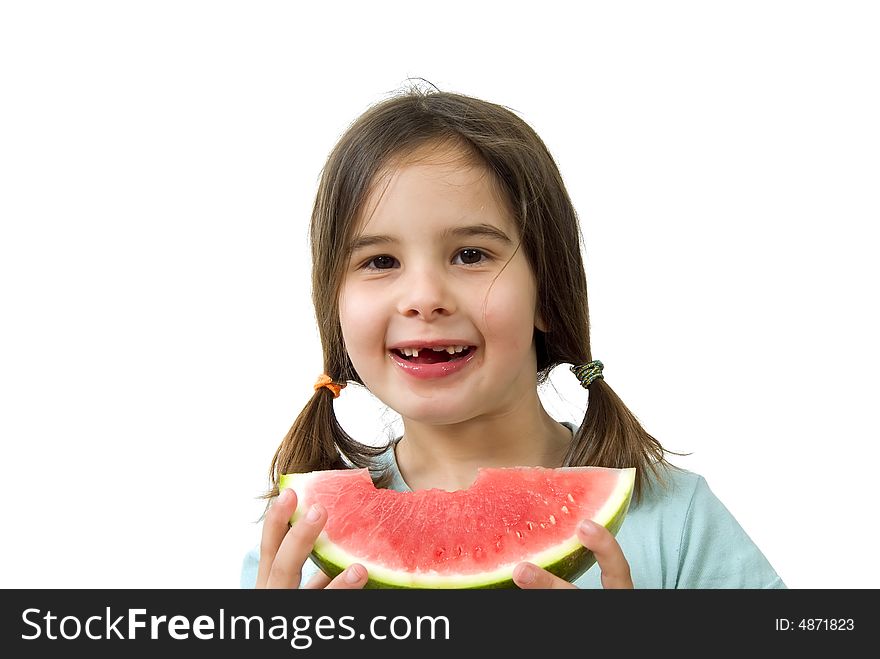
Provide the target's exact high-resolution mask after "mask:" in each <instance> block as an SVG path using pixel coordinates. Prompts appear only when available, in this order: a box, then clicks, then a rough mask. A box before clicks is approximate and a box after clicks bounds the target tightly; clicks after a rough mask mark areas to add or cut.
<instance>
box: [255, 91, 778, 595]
mask: <svg viewBox="0 0 880 659" xmlns="http://www.w3.org/2000/svg"><path fill="white" fill-rule="evenodd" d="M580 235H581V234H580V228H579V226H578V220H577V215H576V213H575V210H574V208H573V207H572V204H571V201H570V199H569V197H568V194H567V191H566V189H565V186H564V185H563V182H562V178H561V176H560V174H559V171H558V170H557V167H556V165H555V163H554V160H553V158H552V156H551V155H550V153H549V152H548V151H547V148H546V147H545V145H544V143H543V142H542V141H541V139H540V138H539V137H538V135H536V134H535V132H534V131H533V130H532V129H531V128H530V127H529V126H528V125H527V124H526V123H525V122H523V121H522V120H521V119H520V118H519V117H517V116H516V115H515V114H513V113H512V112H511V111H509V110H507V109H506V108H504V107H501V106H499V105H495V104H492V103H488V102H485V101H482V100H478V99H476V98H471V97H468V96H464V95H460V94H453V93H445V92H433V91H431V92H424V91H419V90H412V91H409V92H408V93H404V94H401V95H398V96H396V97H394V98H391V99H389V100H386V101H384V102H382V103H379V104H377V105H375V106H373V107H372V108H370V109H369V110H368V111H367V112H365V113H364V114H363V115H362V116H361V117H359V118H358V119H357V120H356V121H355V122H354V123H353V124H352V125H351V126H350V127H349V129H348V131H347V132H346V133H345V134H344V135H343V136H342V138H341V139H340V140H339V142H338V143H337V145H336V147H335V148H334V149H333V151H332V152H331V153H330V156H329V158H328V160H327V163H326V166H325V168H324V170H323V175H322V179H321V182H320V186H319V189H318V194H317V198H316V200H315V205H314V210H313V213H312V221H311V247H312V258H313V270H312V293H313V301H314V305H315V311H316V316H317V320H318V325H319V329H320V336H321V343H322V346H323V355H324V369H325V373H324V374H323V375H322V376H321V377H320V378H319V379H318V382H317V383H316V384H315V387H314V393H313V395H312V397H311V399H310V400H309V402H308V403H307V404H306V407H305V409H303V411H302V412H301V413H300V415H299V417H298V418H297V419H296V421H295V422H294V424H293V427H292V428H291V429H290V431H289V432H288V434H287V436H286V437H285V438H284V440H283V441H282V443H281V445H280V447H279V448H278V450H277V452H276V454H275V457H274V459H273V461H272V466H271V469H270V478H271V480H272V489H271V491H270V492H269V493H267V494H266V495H265V498H274V497H277V495H278V485H277V484H278V478H279V476H280V475H281V474H283V473H289V472H306V471H312V470H316V469H341V468H346V467H351V466H354V467H368V468H370V469H371V472H372V473H373V474H374V480H375V482H376V485H377V486H379V487H389V488H393V489H395V490H400V491H407V490H410V489H412V490H415V489H421V488H432V487H437V488H444V489H447V490H455V489H461V488H466V487H468V486H469V485H470V484H471V483H472V482H473V480H474V478H475V477H476V471H477V468H478V467H481V466H492V467H502V466H517V465H531V466H539V465H540V466H544V467H561V466H564V465H598V466H605V467H630V466H635V467H636V469H637V476H636V485H635V491H634V496H633V502H632V504H631V507H630V511H629V514H628V516H627V518H626V520H625V522H624V524H623V527H622V528H621V529H620V531H619V532H618V534H617V537H616V538H615V537H614V536H612V535H611V534H610V533H609V532H608V531H607V530H605V529H604V528H603V527H601V526H598V525H594V524H591V523H589V522H587V523H585V524H584V525H582V528H581V530H580V539H581V542H583V544H584V545H585V546H586V547H588V548H589V549H591V550H593V552H594V554H595V555H596V558H597V565H596V566H594V567H593V568H592V569H591V570H589V571H587V572H586V573H585V574H584V575H583V576H582V577H580V578H579V579H577V581H576V582H575V583H574V584H569V583H567V582H565V581H562V580H561V579H559V578H557V577H555V576H554V575H552V574H550V573H549V572H546V571H544V570H541V569H539V568H538V567H537V566H535V565H531V564H528V563H522V564H520V565H518V566H517V567H516V569H515V570H514V580H515V582H516V583H517V585H519V586H520V587H522V588H562V587H582V588H599V587H605V588H632V587H633V586H638V587H642V588H783V587H784V585H783V583H782V581H781V580H780V578H779V577H778V576H777V575H776V573H775V571H774V570H773V568H772V567H771V566H770V564H769V563H768V562H767V560H766V559H765V558H764V556H763V555H762V554H761V552H760V551H759V549H758V548H757V547H756V546H755V545H754V544H753V543H752V542H751V540H750V539H749V537H748V536H747V535H746V533H745V532H744V531H743V529H742V528H741V527H740V525H739V524H738V523H737V522H736V520H735V519H734V518H733V516H732V515H731V514H730V513H729V512H728V511H727V509H726V508H725V507H724V506H723V505H722V504H721V502H720V501H719V500H718V499H717V498H716V497H715V496H714V495H713V494H712V492H711V491H710V490H709V488H708V486H707V485H706V482H705V480H704V479H703V478H702V477H700V476H698V475H696V474H693V473H690V472H687V471H684V470H681V469H678V468H675V467H673V466H672V465H670V464H669V463H668V462H667V461H666V459H665V454H666V453H669V451H666V450H665V449H664V448H663V447H662V446H661V445H660V443H659V442H658V441H657V440H656V439H655V438H654V437H652V436H651V435H649V434H648V433H647V432H646V431H645V430H644V429H643V428H642V427H641V426H640V424H639V422H638V421H637V420H636V418H635V416H634V415H633V414H632V413H631V412H630V410H629V409H628V408H627V407H626V406H625V405H624V404H623V402H622V401H621V400H620V398H618V397H617V395H616V394H615V393H614V391H613V390H612V389H611V387H610V386H609V385H608V384H607V383H606V382H605V379H604V374H603V364H602V362H600V361H598V360H593V358H592V352H591V348H590V335H589V326H590V324H589V310H588V306H587V286H586V277H585V274H584V266H583V262H582V259H581V251H580ZM560 364H570V365H571V370H572V372H573V373H574V374H575V376H576V377H578V379H579V380H580V382H581V383H582V385H583V386H584V387H585V388H587V389H588V390H589V406H588V408H587V411H586V416H585V418H584V420H583V421H582V422H581V424H580V425H579V426H575V425H573V424H570V423H567V422H563V423H559V422H557V421H555V420H554V419H553V418H551V417H550V415H548V414H547V412H546V411H545V410H544V408H543V406H542V404H541V401H540V399H539V396H538V390H537V387H538V385H540V384H541V383H543V382H545V381H546V380H547V378H548V376H549V374H550V372H551V371H552V370H553V369H554V368H555V367H556V366H558V365H560ZM349 382H355V383H358V384H360V385H363V386H364V387H366V388H367V389H368V390H369V391H370V392H372V394H374V395H375V396H377V397H378V398H379V399H380V400H381V401H382V402H383V403H385V404H386V405H388V406H389V407H390V408H392V409H394V410H395V411H397V412H398V413H399V414H400V415H401V417H402V420H403V425H404V433H403V435H402V436H401V437H399V438H396V439H394V440H392V441H391V442H389V443H388V445H386V446H384V447H372V446H368V445H364V444H361V443H359V442H357V441H355V440H354V439H352V438H351V437H350V436H349V435H348V434H347V433H346V432H345V430H344V429H343V428H342V427H341V426H340V425H339V424H338V422H337V421H336V418H335V416H334V413H333V401H334V399H335V398H336V397H338V396H339V395H340V391H341V389H342V388H344V387H345V386H346V385H347V383H349ZM295 507H296V496H295V494H294V493H293V492H291V491H289V490H288V491H285V493H284V495H283V496H281V497H278V498H277V500H275V502H274V503H273V504H272V505H271V506H270V507H269V509H268V513H267V515H266V516H265V521H264V525H263V534H262V540H261V544H260V547H259V548H256V549H254V550H252V551H251V552H250V553H249V554H248V555H247V557H246V558H245V562H244V566H243V572H242V579H241V581H242V585H243V586H245V587H252V586H257V587H286V588H290V587H293V588H296V587H300V586H302V587H307V588H324V587H326V588H361V587H363V585H364V584H365V583H366V581H367V576H368V575H367V573H366V570H365V568H364V566H362V565H354V566H351V567H349V568H348V569H347V570H346V571H345V572H343V573H342V574H340V575H339V576H337V577H336V578H334V579H333V580H332V581H331V580H330V579H329V578H328V577H327V576H326V575H324V574H323V572H321V571H320V570H318V569H317V568H316V567H315V565H314V564H313V563H312V562H311V561H310V560H309V559H308V554H309V551H310V550H311V548H312V545H313V543H314V541H315V539H316V538H317V536H318V534H319V533H320V531H321V529H322V528H323V525H324V522H325V521H326V511H325V510H323V509H322V508H320V507H318V508H316V509H313V510H312V511H311V513H310V517H307V518H306V520H305V521H304V522H303V523H301V524H296V525H295V526H294V527H293V528H291V527H289V526H288V520H289V518H290V516H291V514H292V512H293V510H294V509H295Z"/></svg>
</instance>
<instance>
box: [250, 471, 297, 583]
mask: <svg viewBox="0 0 880 659" xmlns="http://www.w3.org/2000/svg"><path fill="white" fill-rule="evenodd" d="M294 510H296V493H295V492H294V491H293V490H291V489H289V488H288V489H285V490H283V491H282V492H281V494H279V495H278V498H277V499H275V501H274V502H273V503H272V505H271V506H270V507H269V511H268V512H267V513H266V519H265V521H264V522H263V534H262V537H261V539H260V564H259V567H258V568H257V588H265V587H266V582H267V581H268V579H269V570H270V569H271V567H272V563H274V562H275V554H277V553H278V548H279V547H280V546H281V541H282V540H284V536H285V535H286V534H287V531H288V529H289V528H290V516H291V515H293V511H294Z"/></svg>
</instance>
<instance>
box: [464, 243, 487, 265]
mask: <svg viewBox="0 0 880 659" xmlns="http://www.w3.org/2000/svg"><path fill="white" fill-rule="evenodd" d="M459 254H460V255H461V261H462V263H464V264H465V265H477V264H479V263H481V262H482V260H483V259H482V257H484V256H485V254H484V253H483V251H482V250H480V249H474V248H473V247H469V248H467V249H463V250H461V251H460V252H459Z"/></svg>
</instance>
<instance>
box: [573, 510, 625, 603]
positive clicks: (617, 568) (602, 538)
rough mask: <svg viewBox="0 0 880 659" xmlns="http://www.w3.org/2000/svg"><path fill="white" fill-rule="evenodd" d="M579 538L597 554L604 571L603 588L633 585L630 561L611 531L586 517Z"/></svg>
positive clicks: (600, 567)
mask: <svg viewBox="0 0 880 659" xmlns="http://www.w3.org/2000/svg"><path fill="white" fill-rule="evenodd" d="M578 540H580V541H581V543H582V544H583V545H584V547H586V548H587V549H589V550H590V551H592V552H593V555H595V557H596V563H598V564H599V569H600V570H601V571H602V587H603V588H608V589H612V588H632V587H633V581H632V575H631V574H630V570H629V563H628V562H627V560H626V557H625V556H624V555H623V550H622V549H621V548H620V545H619V544H618V543H617V540H616V539H615V538H614V535H612V533H611V531H609V530H608V529H606V528H605V527H604V526H602V525H601V524H596V523H595V522H594V521H592V520H589V519H585V520H584V521H582V522H581V523H580V525H578Z"/></svg>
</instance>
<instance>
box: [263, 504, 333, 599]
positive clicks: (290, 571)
mask: <svg viewBox="0 0 880 659" xmlns="http://www.w3.org/2000/svg"><path fill="white" fill-rule="evenodd" d="M326 521H327V511H326V510H325V509H324V507H323V506H322V505H320V504H317V503H316V504H313V505H312V507H311V508H309V511H308V512H307V513H306V514H305V516H304V517H301V518H300V519H299V520H297V522H296V524H294V525H293V526H292V527H291V528H290V530H289V531H288V532H287V533H286V534H285V536H284V539H283V540H282V541H281V546H280V547H278V552H277V553H276V554H275V560H274V561H272V566H271V567H270V568H269V578H268V580H267V581H266V588H298V587H299V583H300V580H301V579H302V568H303V564H304V563H305V562H306V559H307V558H308V557H309V553H310V552H311V551H312V548H313V547H314V545H315V540H317V539H318V535H320V533H321V529H323V528H324V523H325V522H326Z"/></svg>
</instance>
